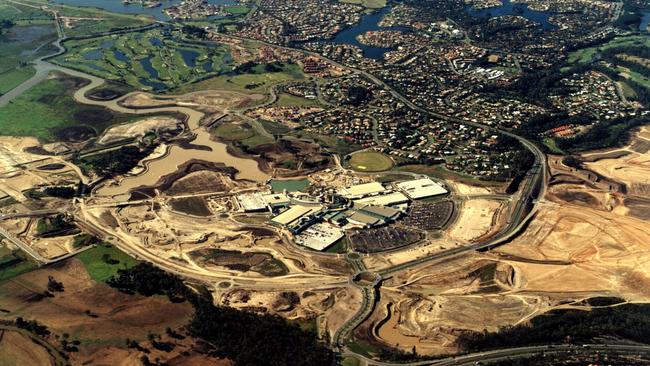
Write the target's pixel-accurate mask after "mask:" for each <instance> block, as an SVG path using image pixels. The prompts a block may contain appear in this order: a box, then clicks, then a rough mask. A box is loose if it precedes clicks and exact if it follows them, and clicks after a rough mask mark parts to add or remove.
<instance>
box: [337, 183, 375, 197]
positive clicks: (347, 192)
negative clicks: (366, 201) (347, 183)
mask: <svg viewBox="0 0 650 366" xmlns="http://www.w3.org/2000/svg"><path fill="white" fill-rule="evenodd" d="M385 190H386V188H384V186H383V185H382V184H381V183H379V182H371V183H365V184H357V185H356V186H351V187H348V188H343V189H342V190H341V194H342V195H343V196H345V197H348V198H349V197H363V196H367V195H369V194H376V193H381V192H384V191H385Z"/></svg>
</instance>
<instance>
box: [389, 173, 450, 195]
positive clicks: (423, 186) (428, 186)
mask: <svg viewBox="0 0 650 366" xmlns="http://www.w3.org/2000/svg"><path fill="white" fill-rule="evenodd" d="M396 186H397V188H399V189H400V190H401V191H402V192H404V194H406V195H407V196H408V197H409V198H410V199H412V200H418V199H422V198H427V197H434V196H440V195H443V194H446V193H448V191H447V189H446V188H445V187H443V186H442V185H441V184H439V183H437V182H434V181H433V180H431V179H429V178H422V179H415V180H410V181H407V182H402V183H397V185H396Z"/></svg>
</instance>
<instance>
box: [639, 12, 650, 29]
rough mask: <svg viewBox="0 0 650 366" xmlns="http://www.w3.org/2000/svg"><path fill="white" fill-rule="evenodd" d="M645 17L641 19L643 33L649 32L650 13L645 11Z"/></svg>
mask: <svg viewBox="0 0 650 366" xmlns="http://www.w3.org/2000/svg"><path fill="white" fill-rule="evenodd" d="M642 14H643V17H642V18H641V24H639V30H640V31H641V32H647V31H648V24H650V11H644V12H643V13H642Z"/></svg>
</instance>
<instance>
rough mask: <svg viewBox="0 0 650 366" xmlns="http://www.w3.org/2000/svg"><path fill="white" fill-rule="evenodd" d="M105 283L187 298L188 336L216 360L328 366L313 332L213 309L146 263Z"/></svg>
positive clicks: (241, 365) (330, 358)
mask: <svg viewBox="0 0 650 366" xmlns="http://www.w3.org/2000/svg"><path fill="white" fill-rule="evenodd" d="M108 284H109V285H111V286H113V287H116V288H117V289H119V290H120V291H124V292H127V293H139V294H141V295H145V296H152V295H162V294H166V295H167V296H169V298H170V299H171V300H172V301H183V300H188V301H189V302H190V303H192V305H193V306H194V311H195V313H194V317H193V318H192V321H191V323H190V325H189V329H190V333H191V334H192V335H193V336H194V337H197V338H200V339H203V340H204V341H206V342H208V343H209V344H211V345H213V346H214V347H216V353H217V354H218V355H219V356H222V357H227V358H228V359H230V360H232V361H234V362H235V365H238V366H253V365H269V366H272V365H277V366H283V365H292V366H301V365H305V366H307V365H309V366H321V365H322V366H329V365H332V364H333V362H334V354H333V353H332V352H331V351H330V350H328V349H327V348H326V347H325V346H323V345H321V344H320V343H319V342H318V341H317V340H316V338H315V335H314V334H312V333H310V332H307V331H304V330H302V329H300V328H299V327H298V326H295V325H291V324H289V323H287V322H286V321H285V320H284V319H282V318H280V317H277V316H271V315H257V314H254V313H248V312H242V311H239V310H236V309H232V308H228V307H222V306H219V307H217V306H214V305H213V302H212V297H211V296H210V294H209V292H205V291H204V292H202V293H197V292H195V291H193V290H192V289H190V288H189V287H187V286H186V285H185V284H184V283H183V281H182V280H181V279H180V278H179V277H177V276H175V275H172V274H169V273H167V272H165V271H163V270H161V269H159V268H157V267H154V266H153V265H151V264H149V263H140V264H138V265H137V266H135V267H132V268H129V269H121V270H119V271H118V275H117V276H115V277H113V278H112V279H110V280H109V281H108Z"/></svg>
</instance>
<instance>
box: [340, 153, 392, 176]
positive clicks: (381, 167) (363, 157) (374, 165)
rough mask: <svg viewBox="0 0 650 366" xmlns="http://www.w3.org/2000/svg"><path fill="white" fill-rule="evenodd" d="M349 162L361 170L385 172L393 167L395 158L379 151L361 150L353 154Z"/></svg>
mask: <svg viewBox="0 0 650 366" xmlns="http://www.w3.org/2000/svg"><path fill="white" fill-rule="evenodd" d="M349 164H350V167H352V169H354V170H356V171H359V172H383V171H386V170H389V169H390V168H392V167H393V160H392V159H391V158H389V157H388V156H386V155H384V154H382V153H380V152H377V151H361V152H358V153H355V154H353V155H352V157H351V158H350V161H349Z"/></svg>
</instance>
